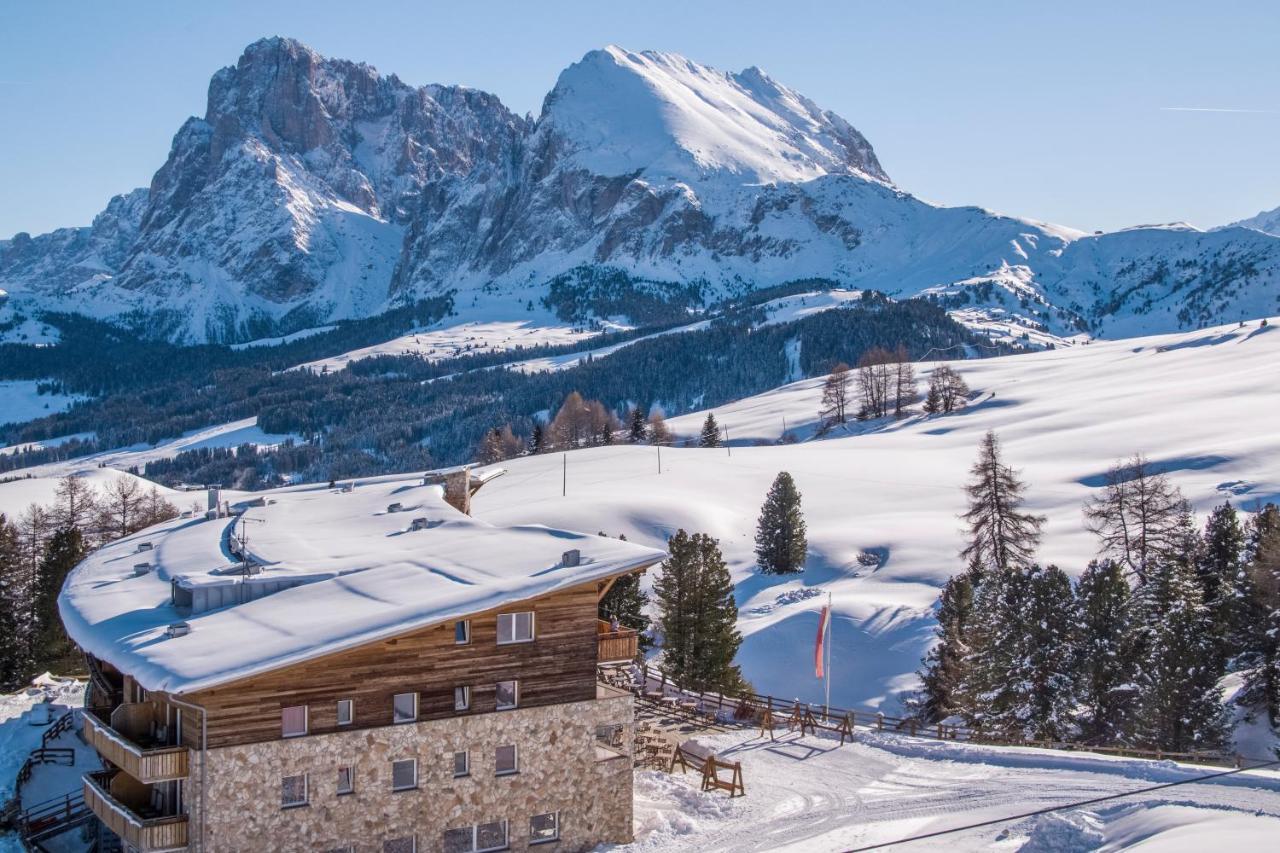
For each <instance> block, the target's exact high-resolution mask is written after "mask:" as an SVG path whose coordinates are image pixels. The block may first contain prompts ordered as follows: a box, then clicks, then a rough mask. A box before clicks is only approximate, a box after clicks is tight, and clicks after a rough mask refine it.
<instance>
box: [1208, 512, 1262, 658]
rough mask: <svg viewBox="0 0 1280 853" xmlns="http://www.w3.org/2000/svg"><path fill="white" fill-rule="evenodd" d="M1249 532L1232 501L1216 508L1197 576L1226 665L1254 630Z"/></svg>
mask: <svg viewBox="0 0 1280 853" xmlns="http://www.w3.org/2000/svg"><path fill="white" fill-rule="evenodd" d="M1246 544H1247V543H1246V541H1245V533H1244V528H1243V527H1242V526H1241V524H1240V518H1239V516H1238V515H1237V514H1236V510H1235V507H1233V506H1232V505H1231V501H1227V502H1226V503H1224V504H1222V505H1221V506H1219V507H1217V508H1215V509H1214V511H1213V513H1212V514H1210V516H1209V520H1208V521H1207V522H1206V523H1205V528H1204V538H1203V542H1202V543H1201V545H1200V548H1199V552H1200V554H1199V557H1200V559H1199V560H1198V561H1197V563H1196V578H1197V580H1199V582H1200V591H1201V594H1202V595H1203V596H1204V603H1205V607H1206V608H1208V610H1209V618H1210V620H1211V622H1212V624H1213V637H1214V639H1215V640H1216V642H1217V644H1218V650H1219V656H1220V659H1221V661H1222V663H1223V664H1225V663H1226V662H1227V660H1228V659H1230V658H1231V657H1232V656H1233V655H1234V654H1236V653H1239V652H1241V651H1244V646H1245V645H1246V644H1247V635H1248V634H1249V632H1250V631H1251V630H1252V625H1251V624H1250V622H1251V620H1250V619H1249V616H1250V613H1249V610H1250V602H1251V601H1252V600H1253V592H1252V589H1251V586H1252V583H1251V579H1250V576H1249V572H1248V569H1247V566H1246V565H1245V548H1246Z"/></svg>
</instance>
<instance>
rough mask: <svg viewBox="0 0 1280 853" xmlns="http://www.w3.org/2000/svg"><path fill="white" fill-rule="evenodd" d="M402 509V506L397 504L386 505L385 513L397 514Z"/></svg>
mask: <svg viewBox="0 0 1280 853" xmlns="http://www.w3.org/2000/svg"><path fill="white" fill-rule="evenodd" d="M402 509H404V505H403V504H398V503H394V504H387V512H399V511H400V510H402Z"/></svg>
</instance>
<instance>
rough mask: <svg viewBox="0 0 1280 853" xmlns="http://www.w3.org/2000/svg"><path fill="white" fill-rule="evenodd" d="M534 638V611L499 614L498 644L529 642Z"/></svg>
mask: <svg viewBox="0 0 1280 853" xmlns="http://www.w3.org/2000/svg"><path fill="white" fill-rule="evenodd" d="M532 640H533V611H532V610H528V611H524V612H522V613H499V614H498V645H500V646H505V645H507V644H508V643H528V642H531V641H532Z"/></svg>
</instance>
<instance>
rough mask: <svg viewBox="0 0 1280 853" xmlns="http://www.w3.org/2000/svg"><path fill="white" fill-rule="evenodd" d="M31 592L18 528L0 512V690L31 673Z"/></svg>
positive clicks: (19, 682) (14, 685) (8, 688)
mask: <svg viewBox="0 0 1280 853" xmlns="http://www.w3.org/2000/svg"><path fill="white" fill-rule="evenodd" d="M31 593H32V590H31V588H30V585H29V584H28V583H27V579H26V572H25V571H24V570H23V568H22V553H21V544H20V542H19V539H18V529H17V528H16V527H14V526H13V525H12V524H10V523H9V520H8V519H7V518H5V516H4V514H3V513H0V690H12V689H14V688H15V687H17V686H18V685H20V684H23V683H25V682H26V681H27V680H28V679H29V678H30V677H31V675H32V670H33V661H32V660H31V654H30V651H31V647H32V642H31V637H30V634H31V629H32V623H31V605H30V597H31Z"/></svg>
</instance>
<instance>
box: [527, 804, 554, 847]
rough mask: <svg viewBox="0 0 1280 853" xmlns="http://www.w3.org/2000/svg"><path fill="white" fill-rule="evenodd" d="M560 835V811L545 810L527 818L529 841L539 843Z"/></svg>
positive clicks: (552, 839)
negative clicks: (545, 811)
mask: <svg viewBox="0 0 1280 853" xmlns="http://www.w3.org/2000/svg"><path fill="white" fill-rule="evenodd" d="M559 837H560V813H559V812H547V813H546V814H536V815H534V816H533V817H531V818H529V843H530V844H541V843H543V842H544V841H555V840H556V839H557V838H559Z"/></svg>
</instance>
